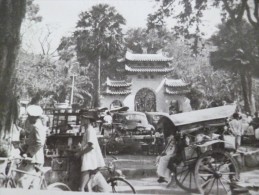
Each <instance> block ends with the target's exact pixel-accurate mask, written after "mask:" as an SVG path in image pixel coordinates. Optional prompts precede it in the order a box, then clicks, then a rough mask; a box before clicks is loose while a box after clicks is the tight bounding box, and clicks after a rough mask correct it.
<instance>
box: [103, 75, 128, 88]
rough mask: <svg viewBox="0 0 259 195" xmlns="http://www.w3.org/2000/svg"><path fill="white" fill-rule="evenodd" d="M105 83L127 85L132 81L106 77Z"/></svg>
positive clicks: (117, 85) (112, 85) (116, 85)
mask: <svg viewBox="0 0 259 195" xmlns="http://www.w3.org/2000/svg"><path fill="white" fill-rule="evenodd" d="M106 84H107V85H108V86H111V87H129V86H131V85H132V81H131V82H127V81H126V80H111V79H110V78H109V77H107V80H106Z"/></svg>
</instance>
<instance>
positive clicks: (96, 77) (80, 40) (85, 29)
mask: <svg viewBox="0 0 259 195" xmlns="http://www.w3.org/2000/svg"><path fill="white" fill-rule="evenodd" d="M124 24H125V19H124V18H123V17H122V15H120V14H119V13H117V11H116V10H115V8H114V7H109V6H108V5H106V4H99V5H96V6H93V7H92V9H91V10H90V11H86V12H82V13H81V14H80V16H79V21H78V22H77V30H76V31H75V32H74V35H75V38H76V50H77V54H78V55H77V56H78V59H79V62H80V63H81V65H87V64H89V62H90V64H91V68H92V76H91V79H93V81H94V85H95V88H96V93H95V98H94V99H95V103H94V106H96V107H98V106H99V104H100V82H101V66H102V63H103V62H102V61H103V60H104V61H105V60H106V61H107V60H108V59H111V58H112V57H114V56H115V55H116V54H117V53H118V52H119V51H120V50H121V48H122V43H123V34H122V28H121V26H122V25H124ZM96 63H97V66H95V65H94V64H96Z"/></svg>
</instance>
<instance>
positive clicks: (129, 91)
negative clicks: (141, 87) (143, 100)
mask: <svg viewBox="0 0 259 195" xmlns="http://www.w3.org/2000/svg"><path fill="white" fill-rule="evenodd" d="M130 93H131V90H127V89H126V90H116V91H113V90H110V89H108V88H107V89H106V94H109V95H127V94H130Z"/></svg>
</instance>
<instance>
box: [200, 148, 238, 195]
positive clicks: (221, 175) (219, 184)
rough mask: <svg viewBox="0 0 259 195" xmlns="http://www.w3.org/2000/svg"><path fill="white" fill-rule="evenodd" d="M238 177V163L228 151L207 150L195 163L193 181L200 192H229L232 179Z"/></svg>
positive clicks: (221, 193)
mask: <svg viewBox="0 0 259 195" xmlns="http://www.w3.org/2000/svg"><path fill="white" fill-rule="evenodd" d="M238 179H239V167H238V164H237V162H236V160H235V159H234V158H233V157H232V156H231V155H230V154H229V153H228V152H225V151H222V150H212V151H208V152H206V153H204V154H203V155H202V156H201V157H200V158H199V159H198V161H197V163H196V167H195V181H196V184H197V187H198V189H199V191H200V193H201V194H205V195H209V194H217V195H223V194H226V195H227V194H230V193H231V183H232V181H237V180H238Z"/></svg>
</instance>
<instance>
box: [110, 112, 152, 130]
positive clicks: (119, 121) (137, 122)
mask: <svg viewBox="0 0 259 195" xmlns="http://www.w3.org/2000/svg"><path fill="white" fill-rule="evenodd" d="M113 127H114V129H115V130H116V131H118V132H119V133H120V134H126V135H128V134H132V135H150V134H152V133H153V132H154V130H155V128H154V126H153V125H151V124H149V123H148V120H147V117H146V115H145V114H144V113H142V112H135V111H128V112H118V113H114V114H113Z"/></svg>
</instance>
